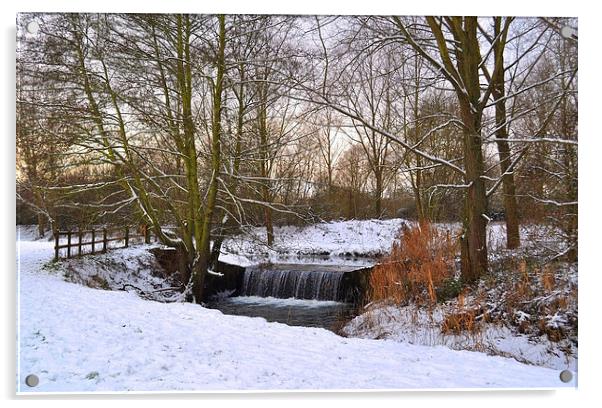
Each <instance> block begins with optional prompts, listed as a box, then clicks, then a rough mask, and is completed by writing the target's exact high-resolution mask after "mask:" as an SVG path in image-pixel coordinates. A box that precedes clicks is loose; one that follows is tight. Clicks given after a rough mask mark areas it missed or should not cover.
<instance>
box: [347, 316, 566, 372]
mask: <svg viewBox="0 0 602 408" xmlns="http://www.w3.org/2000/svg"><path fill="white" fill-rule="evenodd" d="M443 317H444V316H443V313H442V309H441V308H435V309H434V310H432V311H431V313H428V311H427V310H426V309H424V308H416V307H412V306H408V307H396V306H387V307H378V308H374V309H372V310H369V311H367V312H366V313H363V314H361V315H359V316H357V317H356V318H354V319H353V320H351V321H350V322H349V323H348V324H347V325H346V326H345V327H344V328H343V330H342V332H343V333H344V334H346V335H349V336H353V337H359V338H365V339H387V340H395V341H399V342H404V343H409V344H417V345H424V346H446V347H449V348H451V349H455V350H478V351H482V352H485V353H489V354H494V355H503V356H507V357H512V358H514V359H516V360H518V361H521V362H525V363H528V364H534V365H538V366H543V367H549V368H553V369H556V370H559V371H561V370H565V369H568V370H571V371H573V372H575V371H577V358H576V356H575V355H574V354H567V353H566V350H567V349H568V350H571V343H570V341H568V340H565V341H562V342H551V341H549V340H548V339H547V338H546V337H545V336H537V337H535V336H527V335H524V334H519V333H516V332H512V331H511V330H510V329H509V328H508V327H506V326H502V325H499V324H493V323H487V324H483V329H482V330H480V331H479V332H476V333H463V334H451V333H450V334H444V333H442V331H441V324H442V322H443ZM571 351H572V352H573V353H576V349H573V350H571Z"/></svg>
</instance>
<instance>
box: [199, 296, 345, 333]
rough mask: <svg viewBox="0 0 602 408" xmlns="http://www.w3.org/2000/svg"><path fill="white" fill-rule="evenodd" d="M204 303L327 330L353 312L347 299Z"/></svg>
mask: <svg viewBox="0 0 602 408" xmlns="http://www.w3.org/2000/svg"><path fill="white" fill-rule="evenodd" d="M208 307H210V308H212V309H217V310H220V311H221V312H223V313H224V314H229V315H237V316H249V317H263V318H264V319H266V320H267V321H268V322H279V323H284V324H288V325H290V326H306V327H321V328H324V329H328V330H335V329H337V328H338V327H339V326H340V324H341V322H342V321H343V320H347V319H348V318H350V317H351V316H353V314H354V308H353V305H351V304H349V303H342V302H334V301H323V300H313V299H312V300H305V299H292V298H291V299H278V298H272V297H257V296H238V297H231V298H227V299H223V300H216V301H212V302H210V303H209V304H208Z"/></svg>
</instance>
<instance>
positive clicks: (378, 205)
mask: <svg viewBox="0 0 602 408" xmlns="http://www.w3.org/2000/svg"><path fill="white" fill-rule="evenodd" d="M374 176H375V179H376V191H375V192H374V195H375V197H374V198H375V200H374V211H375V216H376V218H380V217H381V216H382V196H383V173H382V169H380V168H377V169H375V172H374Z"/></svg>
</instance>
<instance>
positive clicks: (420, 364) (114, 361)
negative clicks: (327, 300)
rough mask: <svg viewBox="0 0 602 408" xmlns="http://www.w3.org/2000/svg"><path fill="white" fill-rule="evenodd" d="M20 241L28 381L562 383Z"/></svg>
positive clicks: (57, 384)
mask: <svg viewBox="0 0 602 408" xmlns="http://www.w3.org/2000/svg"><path fill="white" fill-rule="evenodd" d="M17 250H18V251H20V254H19V253H18V259H20V266H19V269H20V299H19V301H20V304H19V306H20V325H19V332H20V333H19V334H20V342H19V349H20V350H19V352H20V355H19V358H18V364H19V370H20V376H19V375H18V376H17V381H18V389H19V391H21V392H29V391H127V390H136V391H143V390H187V391H189V390H220V389H221V390H250V389H358V388H362V389H368V388H376V389H393V388H395V389H397V388H439V387H453V388H469V387H495V388H505V387H516V388H519V387H560V386H563V384H562V383H561V382H560V381H559V379H558V371H554V370H551V369H546V368H541V367H534V366H527V365H523V364H520V363H518V362H516V361H514V360H511V359H505V358H501V357H490V356H487V355H485V354H480V353H473V352H467V351H452V350H449V349H447V348H445V347H425V346H413V345H409V344H405V343H398V342H394V341H384V340H364V339H347V338H342V337H339V336H336V335H335V334H333V333H331V332H329V331H326V330H322V329H310V328H301V327H289V326H286V325H282V324H278V323H267V322H265V320H263V319H260V318H247V317H235V316H226V315H223V314H222V313H221V312H219V311H216V310H210V309H205V308H202V307H200V306H197V305H193V304H162V303H156V302H149V301H144V300H142V299H139V298H137V297H136V296H135V295H134V294H131V293H126V292H110V291H103V290H95V289H90V288H87V287H83V286H79V285H75V284H71V283H67V282H64V281H63V280H61V278H60V277H57V276H52V275H49V274H48V272H46V271H44V270H40V266H41V264H42V263H43V262H46V261H47V260H49V259H51V257H52V249H51V243H48V242H28V241H22V242H20V243H19V242H18V243H17ZM30 373H34V374H37V375H38V376H39V377H40V384H39V385H38V386H37V387H36V388H29V387H27V386H26V385H25V384H24V378H25V376H27V375H28V374H30ZM567 385H568V386H573V384H567Z"/></svg>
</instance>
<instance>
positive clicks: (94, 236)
mask: <svg viewBox="0 0 602 408" xmlns="http://www.w3.org/2000/svg"><path fill="white" fill-rule="evenodd" d="M95 239H96V234H95V231H94V228H92V255H94V244H95Z"/></svg>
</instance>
